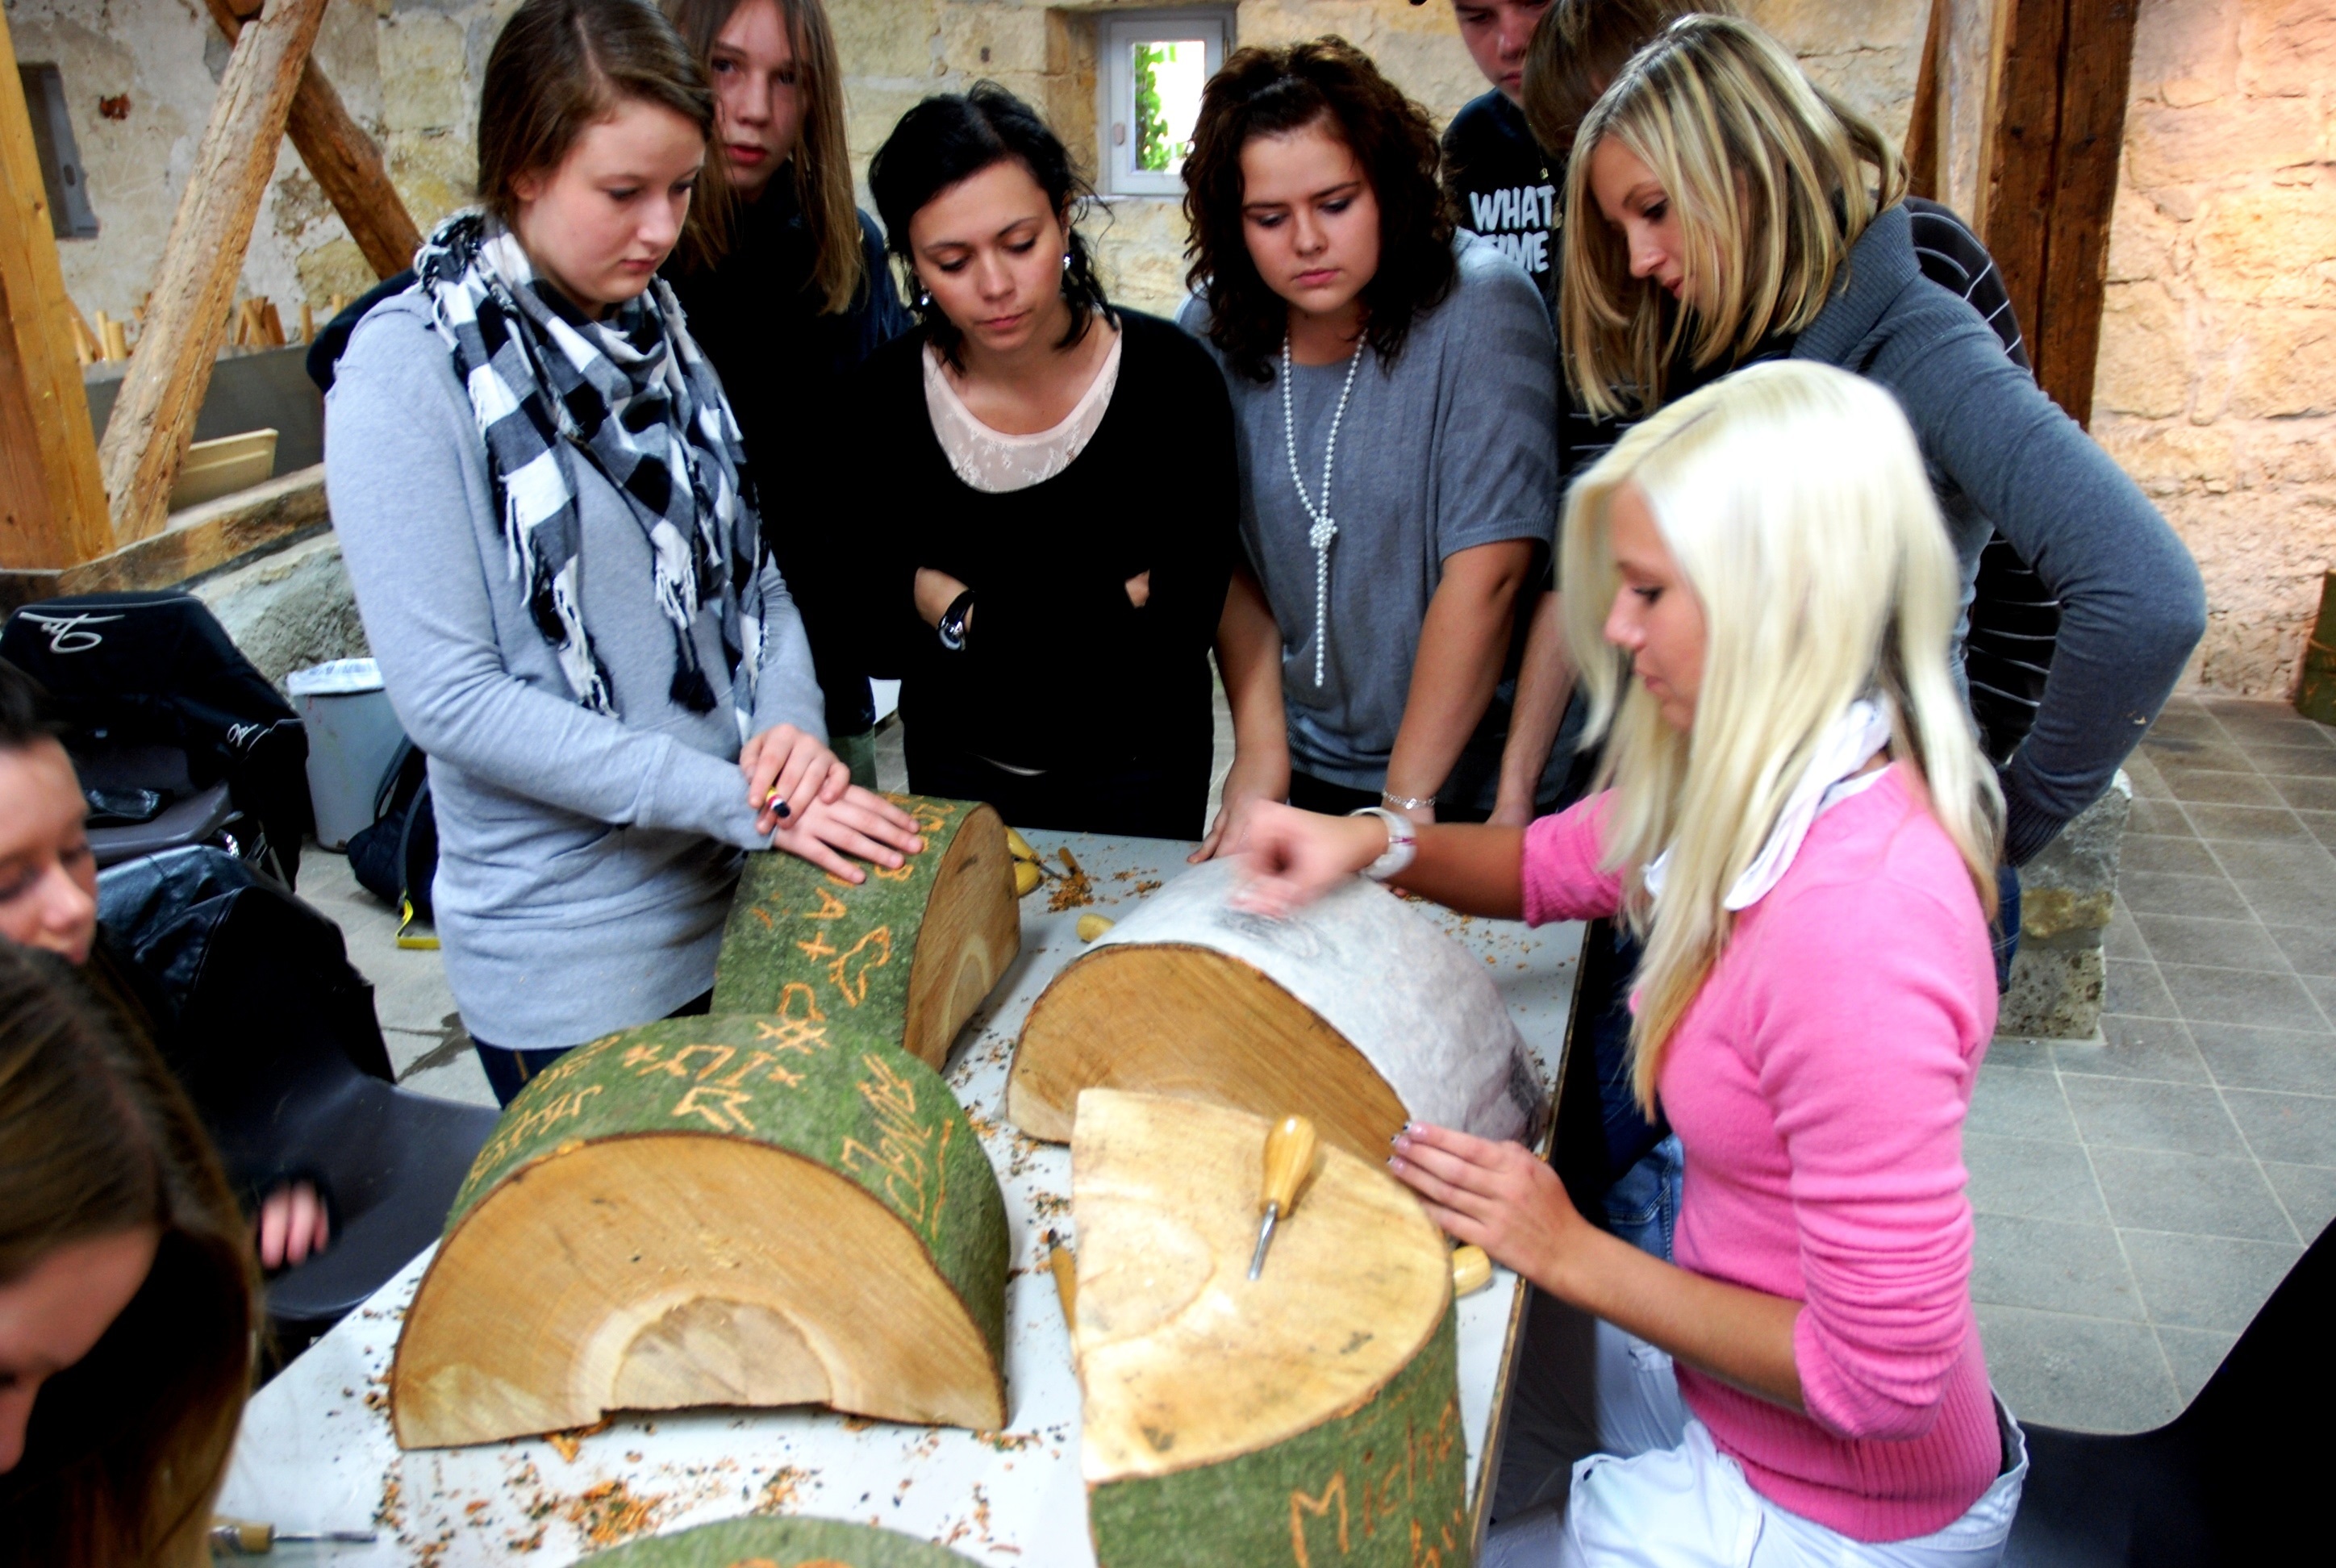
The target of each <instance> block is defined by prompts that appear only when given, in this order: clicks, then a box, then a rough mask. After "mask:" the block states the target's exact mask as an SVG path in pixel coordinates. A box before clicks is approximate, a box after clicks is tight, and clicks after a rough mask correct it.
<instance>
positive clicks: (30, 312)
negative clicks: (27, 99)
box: [0, 15, 113, 571]
mask: <svg viewBox="0 0 2336 1568" xmlns="http://www.w3.org/2000/svg"><path fill="white" fill-rule="evenodd" d="M79 325H80V313H79V312H78V311H76V310H75V309H74V308H73V297H72V296H70V295H68V294H67V293H66V292H65V280H64V270H63V267H62V266H61V265H60V263H59V262H58V259H57V241H56V235H55V233H54V229H53V228H52V226H51V224H50V221H49V198H48V191H47V189H46V187H44V185H43V184H42V182H41V164H40V156H39V153H38V152H37V151H35V149H34V142H33V121H32V115H31V113H30V112H29V111H28V110H27V109H26V107H25V104H24V83H23V82H22V80H21V79H20V78H19V77H18V76H17V74H16V55H15V44H14V43H13V42H12V40H11V39H10V37H9V34H8V19H7V17H6V16H5V15H0V570H34V571H54V570H63V569H64V568H66V567H71V566H75V565H78V564H79V563H81V562H82V561H84V560H91V559H92V558H93V557H95V556H99V555H102V554H104V553H105V551H106V550H110V549H112V544H113V539H112V528H111V526H110V524H109V523H108V521H107V516H106V509H105V486H104V484H103V483H102V482H101V481H100V480H99V478H98V472H97V442H96V438H95V437H94V436H92V434H91V433H90V424H89V400H88V398H87V397H86V395H84V394H83V391H82V380H81V364H80V356H79V355H76V354H75V352H74V341H73V333H74V330H75V328H76V326H79Z"/></svg>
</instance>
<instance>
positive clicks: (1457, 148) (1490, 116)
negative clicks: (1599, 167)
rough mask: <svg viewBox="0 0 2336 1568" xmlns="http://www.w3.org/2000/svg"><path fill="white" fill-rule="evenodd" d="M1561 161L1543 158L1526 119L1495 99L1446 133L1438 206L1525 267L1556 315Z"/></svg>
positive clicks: (1469, 110)
mask: <svg viewBox="0 0 2336 1568" xmlns="http://www.w3.org/2000/svg"><path fill="white" fill-rule="evenodd" d="M1564 173H1565V166H1564V163H1563V162H1562V161H1561V160H1558V159H1553V158H1552V157H1550V155H1549V154H1548V153H1546V152H1543V151H1542V150H1541V143H1540V142H1538V141H1534V140H1533V131H1532V128H1531V127H1529V126H1527V125H1526V124H1525V112H1524V111H1523V110H1522V109H1520V108H1518V107H1517V106H1516V105H1515V104H1514V103H1512V102H1509V100H1508V95H1507V94H1505V93H1500V92H1497V91H1496V92H1492V93H1485V94H1484V96H1483V97H1481V98H1473V99H1471V100H1469V101H1468V102H1466V103H1465V104H1463V105H1462V106H1461V109H1460V112H1459V113H1457V114H1455V115H1454V116H1453V117H1452V123H1451V125H1450V126H1448V127H1447V128H1446V129H1445V132H1444V200H1445V203H1446V204H1447V205H1448V206H1449V207H1450V209H1451V211H1452V221H1453V222H1455V223H1456V224H1458V225H1459V226H1460V227H1461V228H1463V229H1467V230H1469V231H1470V232H1471V233H1475V234H1481V235H1483V236H1484V238H1485V239H1489V240H1491V241H1492V242H1493V243H1494V244H1495V245H1497V246H1499V247H1500V248H1501V250H1502V252H1503V253H1504V255H1506V256H1507V257H1508V258H1509V259H1511V260H1512V261H1514V262H1516V263H1517V264H1518V265H1519V266H1521V267H1523V268H1524V269H1525V271H1526V272H1527V273H1528V274H1530V275H1531V277H1532V278H1533V283H1534V286H1535V287H1538V288H1540V290H1541V297H1542V299H1543V303H1545V304H1547V305H1548V306H1549V307H1550V308H1551V309H1552V311H1554V310H1555V309H1556V307H1557V267H1558V261H1557V228H1558V208H1559V206H1560V205H1561V203H1562V200H1563V198H1562V192H1561V191H1560V190H1558V183H1559V181H1560V180H1561V179H1562V176H1563V175H1564Z"/></svg>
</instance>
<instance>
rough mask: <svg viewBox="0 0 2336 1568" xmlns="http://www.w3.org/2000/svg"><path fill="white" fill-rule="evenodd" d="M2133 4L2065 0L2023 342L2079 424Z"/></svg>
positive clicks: (2097, 346)
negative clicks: (2054, 129) (2047, 209)
mask: <svg viewBox="0 0 2336 1568" xmlns="http://www.w3.org/2000/svg"><path fill="white" fill-rule="evenodd" d="M2139 10H2140V5H2139V0H2068V29H2067V33H2066V38H2067V43H2066V44H2065V46H2064V49H2063V54H2062V59H2063V62H2064V63H2063V67H2062V74H2061V79H2060V131H2059V137H2058V138H2057V139H2056V143H2055V148H2054V156H2053V167H2052V227H2051V231H2050V233H2049V235H2048V236H2047V237H2046V239H2045V246H2044V321H2043V326H2042V328H2041V330H2039V331H2035V332H2031V333H2030V334H2029V345H2030V346H2031V349H2032V352H2033V354H2034V356H2035V360H2036V378H2037V381H2038V383H2039V385H2041V386H2042V387H2043V388H2044V390H2045V391H2047V392H2049V393H2050V394H2052V396H2053V398H2054V399H2055V400H2056V401H2058V402H2059V404H2060V406H2061V407H2062V408H2064V409H2066V410H2068V413H2069V414H2070V415H2071V416H2073V417H2074V418H2075V419H2076V421H2077V423H2078V424H2085V425H2089V424H2091V423H2092V418H2093V371H2094V369H2095V367H2096V366H2097V365H2098V363H2099V360H2100V354H2101V296H2102V290H2103V288H2104V287H2105V286H2106V282H2107V278H2108V265H2109V220H2110V219H2111V217H2112V216H2113V215H2114V214H2115V212H2116V210H2117V166H2118V161H2119V159H2120V157H2121V155H2122V154H2123V152H2124V151H2125V109H2126V91H2127V86H2128V84H2129V83H2130V80H2131V77H2132V73H2133V30H2134V19H2135V14H2136V12H2137V11H2139Z"/></svg>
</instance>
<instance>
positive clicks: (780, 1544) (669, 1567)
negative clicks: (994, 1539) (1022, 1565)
mask: <svg viewBox="0 0 2336 1568" xmlns="http://www.w3.org/2000/svg"><path fill="white" fill-rule="evenodd" d="M583 1561H584V1562H585V1563H590V1564H592V1568H735V1565H737V1564H755V1565H756V1568H762V1565H763V1564H768V1565H769V1568H807V1565H811V1564H825V1563H843V1564H847V1565H848V1568H964V1565H965V1563H967V1562H968V1561H969V1559H967V1558H964V1557H960V1556H959V1555H958V1554H957V1553H954V1552H951V1551H949V1549H948V1548H946V1547H942V1546H936V1545H934V1544H932V1543H931V1542H930V1541H920V1540H918V1539H917V1538H916V1537H914V1536H912V1535H901V1534H895V1533H894V1532H892V1531H891V1530H879V1529H877V1528H876V1527H875V1526H874V1525H872V1524H845V1523H844V1522H843V1521H842V1520H840V1519H728V1520H725V1521H724V1522H723V1523H721V1524H701V1525H699V1526H698V1527H697V1528H696V1529H695V1530H676V1531H675V1532H674V1533H673V1534H670V1535H652V1536H650V1537H649V1538H648V1539H647V1540H644V1541H633V1542H628V1544H625V1545H622V1546H618V1547H616V1548H614V1549H613V1550H610V1551H607V1552H599V1553H593V1554H592V1555H591V1556H589V1557H587V1558H585V1559H583Z"/></svg>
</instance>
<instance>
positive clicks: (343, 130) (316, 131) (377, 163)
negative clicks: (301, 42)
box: [209, 0, 422, 278]
mask: <svg viewBox="0 0 2336 1568" xmlns="http://www.w3.org/2000/svg"><path fill="white" fill-rule="evenodd" d="M209 5H210V12H211V20H212V21H214V22H216V23H218V24H219V31H220V32H221V33H224V34H227V36H228V39H229V42H230V43H232V42H233V41H234V40H235V38H236V36H237V35H238V34H239V33H241V32H242V30H243V23H244V14H245V13H250V14H253V15H256V14H257V13H258V9H259V8H258V6H257V5H252V4H251V3H250V0H242V4H241V5H240V6H238V5H236V4H233V3H231V0H209ZM285 131H286V133H287V134H288V135H289V136H290V137H291V138H292V145H293V147H294V148H295V149H297V151H298V152H299V154H300V161H301V162H303V163H305V164H307V166H308V173H309V174H310V176H311V177H313V178H314V179H315V180H316V183H317V184H318V185H320V186H322V187H323V188H324V191H325V196H326V199H327V200H330V201H331V202H332V204H333V210H334V211H336V212H337V213H339V214H340V215H341V221H342V223H344V224H346V226H347V228H348V231H349V238H350V239H354V240H355V241H356V242H357V248H358V249H359V250H360V251H362V252H364V254H365V265H366V266H368V267H370V268H373V269H374V273H375V276H377V277H381V278H389V277H392V276H394V275H395V274H397V273H400V272H403V271H404V270H405V268H408V267H411V266H412V265H413V264H414V252H415V251H416V250H418V249H420V248H421V247H422V231H421V230H420V229H418V228H416V227H415V226H414V217H413V214H411V213H409V212H407V211H406V209H405V202H404V200H403V199H402V198H401V197H399V195H398V194H397V187H395V186H394V185H393V184H391V183H390V180H389V171H388V170H386V169H384V167H383V166H382V161H381V149H380V148H378V147H376V146H375V145H374V140H373V138H372V137H370V136H368V135H366V134H365V127H364V126H362V125H360V124H358V123H357V122H356V120H355V117H354V116H352V115H351V114H350V113H349V112H348V110H347V109H346V107H344V106H343V104H342V102H341V94H340V92H339V90H338V89H336V88H335V87H334V85H333V83H332V79H331V78H330V77H328V76H326V74H325V71H324V67H323V66H321V65H318V64H317V63H316V62H315V61H314V60H311V61H309V62H308V63H307V66H306V67H305V68H304V69H303V70H302V71H301V73H300V85H299V88H298V90H297V92H295V93H293V96H292V112H291V114H290V115H289V116H288V117H287V120H286V122H285Z"/></svg>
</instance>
